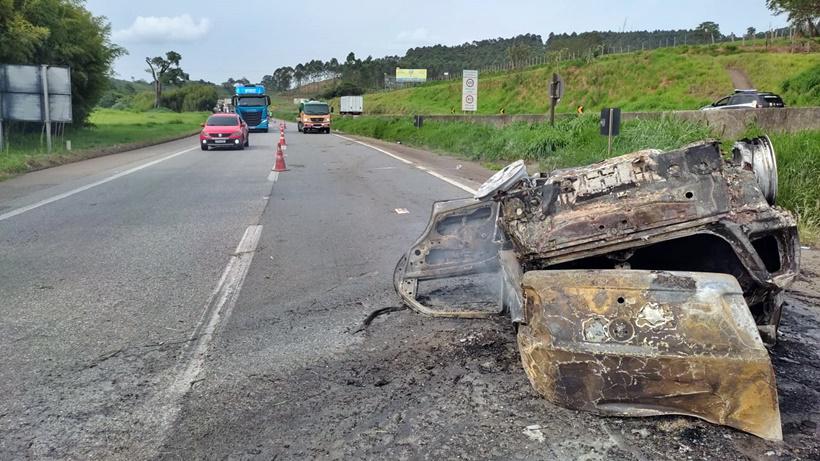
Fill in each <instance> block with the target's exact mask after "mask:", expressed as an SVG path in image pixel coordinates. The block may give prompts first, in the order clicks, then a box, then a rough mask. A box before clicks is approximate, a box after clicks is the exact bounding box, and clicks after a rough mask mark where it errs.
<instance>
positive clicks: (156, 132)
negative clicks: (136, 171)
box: [0, 109, 209, 179]
mask: <svg viewBox="0 0 820 461" xmlns="http://www.w3.org/2000/svg"><path fill="white" fill-rule="evenodd" d="M208 115H209V114H208V113H206V112H183V113H175V112H129V111H118V110H112V109H98V110H96V111H95V112H93V113H92V114H91V117H90V119H89V126H81V127H67V128H66V130H65V134H64V135H63V136H57V137H55V138H54V149H53V151H52V153H51V154H47V153H46V149H45V146H44V145H43V144H42V143H41V136H40V132H39V131H38V132H36V133H20V132H17V131H14V130H13V131H12V132H11V134H10V136H9V140H8V141H9V149H8V150H6V151H3V152H0V179H2V178H6V177H8V176H11V175H14V174H18V173H22V172H25V171H30V170H34V169H39V168H43V167H47V166H53V165H59V164H62V163H68V162H71V161H76V160H79V159H83V158H88V157H93V156H94V155H96V154H99V153H100V152H103V151H109V150H112V149H115V148H117V147H118V146H124V145H129V146H130V145H137V144H139V143H145V142H149V141H162V140H169V139H173V138H176V137H179V136H182V135H186V134H194V133H196V132H197V131H199V124H200V123H202V122H203V121H205V118H206V117H207V116H208ZM67 140H70V141H71V144H72V151H71V152H68V151H66V149H65V141H67Z"/></svg>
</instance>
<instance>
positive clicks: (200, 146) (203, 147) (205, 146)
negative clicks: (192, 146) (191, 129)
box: [199, 144, 208, 150]
mask: <svg viewBox="0 0 820 461" xmlns="http://www.w3.org/2000/svg"><path fill="white" fill-rule="evenodd" d="M199 148H200V149H202V150H208V145H207V144H200V145H199Z"/></svg>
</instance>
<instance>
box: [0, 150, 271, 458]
mask: <svg viewBox="0 0 820 461" xmlns="http://www.w3.org/2000/svg"><path fill="white" fill-rule="evenodd" d="M274 139H275V135H274V134H267V135H264V134H254V135H252V136H251V142H252V148H250V149H248V150H245V151H210V152H202V151H200V150H199V148H198V145H197V140H196V139H195V138H188V139H186V140H183V141H177V142H173V143H169V144H166V145H161V146H155V147H152V148H148V149H142V150H139V151H135V152H131V153H128V154H119V155H116V156H111V157H110V158H100V159H94V160H90V161H87V162H80V163H78V164H74V165H66V166H64V167H58V168H53V169H50V170H44V171H40V172H36V173H33V174H31V175H26V176H23V177H20V178H15V179H13V180H10V181H8V182H6V183H3V184H2V185H0V203H1V204H2V207H3V208H2V211H0V212H2V213H5V214H9V213H12V214H13V212H14V210H20V209H21V208H20V207H23V209H24V210H25V209H26V208H25V207H28V206H31V205H37V204H38V203H43V202H44V201H45V202H46V203H45V204H43V205H42V206H39V207H37V208H34V209H30V210H28V211H25V212H24V213H21V214H17V215H12V216H6V217H5V218H4V219H2V220H0V242H2V243H0V292H2V294H3V296H2V298H0V312H2V316H3V322H2V324H0V350H2V351H3V354H2V357H1V358H0V395H2V397H0V458H3V459H8V458H13V457H18V456H30V457H44V456H46V457H58V458H59V457H66V456H70V457H78V458H83V457H86V456H91V455H93V456H97V457H108V456H112V455H116V454H118V453H132V452H133V450H135V449H137V450H142V449H145V448H146V447H151V446H152V444H153V445H156V444H157V443H158V442H157V440H159V439H158V438H157V437H160V434H156V430H155V428H154V427H151V425H152V423H151V422H150V418H148V416H150V415H151V414H152V413H153V412H155V411H156V408H148V407H147V406H146V405H147V404H148V403H149V402H152V400H151V398H153V397H154V396H155V395H158V394H161V393H162V392H163V389H166V388H168V386H170V383H171V382H172V381H173V379H174V378H175V373H176V367H177V366H178V363H179V359H180V356H181V355H182V354H183V352H184V350H185V349H184V347H185V346H186V344H187V343H188V342H189V341H188V339H189V335H190V334H191V332H192V331H193V330H194V328H195V327H196V325H197V323H198V322H199V321H200V317H201V315H202V312H203V307H204V306H205V305H206V303H207V301H208V298H209V296H210V295H211V293H212V291H213V290H214V288H215V286H216V284H217V282H218V280H219V277H220V274H221V273H222V271H223V270H224V267H225V265H226V264H227V263H228V261H229V258H230V255H231V254H232V253H233V251H234V250H235V248H236V247H237V244H238V243H239V241H240V239H241V238H242V236H243V234H244V233H245V231H246V229H247V228H248V226H251V225H256V224H258V222H259V220H260V216H261V214H262V211H263V210H264V207H265V205H266V203H267V197H268V196H269V195H270V190H271V183H270V182H269V181H268V180H267V176H268V172H269V170H270V168H271V166H272V164H273V155H272V146H273V143H274ZM162 159H164V160H162ZM158 160H162V161H159V162H158ZM145 165H148V166H147V167H145V168H142V169H139V168H140V167H142V166H145ZM124 172H130V173H128V174H127V175H124V176H122V174H123V173H124ZM110 178H114V179H112V180H109V179H110ZM106 181H107V182H106ZM88 186H93V187H90V188H88ZM55 197H58V198H59V197H63V198H61V199H60V200H57V201H54V202H50V203H48V201H49V200H51V199H53V198H55Z"/></svg>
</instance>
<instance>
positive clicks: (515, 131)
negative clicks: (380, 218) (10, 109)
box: [334, 115, 820, 243]
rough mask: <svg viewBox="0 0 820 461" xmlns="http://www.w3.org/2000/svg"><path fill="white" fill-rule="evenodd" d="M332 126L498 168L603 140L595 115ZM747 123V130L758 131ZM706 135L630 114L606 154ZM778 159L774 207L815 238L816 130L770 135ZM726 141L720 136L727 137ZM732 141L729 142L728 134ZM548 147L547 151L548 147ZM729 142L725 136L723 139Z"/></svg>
mask: <svg viewBox="0 0 820 461" xmlns="http://www.w3.org/2000/svg"><path fill="white" fill-rule="evenodd" d="M334 126H335V128H336V129H338V130H342V131H344V132H346V133H351V134H356V135H361V136H367V137H372V138H376V139H382V140H385V141H389V142H401V143H402V144H406V145H410V146H416V147H420V148H424V149H428V150H431V151H435V152H439V153H445V154H455V155H458V156H461V157H463V158H466V159H469V160H474V161H479V162H482V163H483V164H484V165H485V166H487V167H488V168H491V169H500V168H501V167H503V166H504V165H505V164H506V163H508V162H511V161H514V160H517V159H519V158H521V159H524V160H526V161H527V162H528V163H536V164H538V166H539V168H540V169H541V170H542V171H550V170H552V169H555V168H564V167H572V166H578V165H585V164H589V163H594V162H598V161H601V160H604V159H605V158H606V157H607V141H606V138H605V137H603V136H601V135H600V134H599V131H598V130H599V128H598V117H597V116H594V115H586V116H582V117H568V118H563V119H558V120H557V121H556V124H555V127H554V128H553V127H550V126H549V125H548V124H543V123H536V124H530V123H523V122H522V123H514V124H511V125H508V126H505V127H495V126H491V125H486V124H478V123H469V122H440V121H425V123H424V126H423V127H422V128H421V129H417V128H415V127H414V126H413V121H412V119H411V118H410V117H358V118H348V117H339V118H336V119H334ZM758 134H762V133H759V132H758V131H757V130H754V129H750V130H749V132H748V133H747V135H749V136H752V135H758ZM710 137H714V135H713V133H712V132H711V131H710V130H709V128H708V127H706V126H705V125H702V124H696V123H690V122H685V121H680V120H675V119H670V118H665V119H659V120H632V121H628V122H625V123H624V124H623V125H622V127H621V135H620V136H618V137H616V138H615V139H614V141H613V144H612V155H613V156H617V155H622V154H626V153H629V152H634V151H636V150H640V149H647V148H655V149H664V150H668V149H674V148H678V147H680V146H682V145H685V144H687V143H690V142H693V141H698V140H702V139H705V138H710ZM771 139H772V142H773V143H774V146H775V150H776V152H777V157H778V174H779V180H780V192H779V198H778V202H779V204H780V205H782V206H784V207H786V208H788V209H790V210H793V211H795V212H797V213H798V214H799V215H800V218H801V235H802V237H803V239H804V240H805V241H810V242H814V243H818V242H820V187H817V184H816V183H817V178H820V148H818V146H820V131H805V132H800V133H777V134H773V135H771ZM727 141H728V140H727ZM731 141H734V140H731ZM553 146H554V147H555V150H554V151H553V150H552V147H553ZM725 146H729V147H731V142H728V143H725Z"/></svg>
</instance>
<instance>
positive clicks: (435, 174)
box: [416, 165, 478, 195]
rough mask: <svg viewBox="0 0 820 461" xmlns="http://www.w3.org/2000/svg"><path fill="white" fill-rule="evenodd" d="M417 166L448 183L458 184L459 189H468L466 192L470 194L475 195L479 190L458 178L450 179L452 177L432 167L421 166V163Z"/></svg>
mask: <svg viewBox="0 0 820 461" xmlns="http://www.w3.org/2000/svg"><path fill="white" fill-rule="evenodd" d="M416 168H418V169H419V170H421V171H424V172H425V173H427V174H430V175H433V176H435V177H436V178H438V179H441V180H442V181H444V182H446V183H448V184H452V185H453V186H456V187H458V188H459V189H461V190H463V191H466V192H468V193H470V194H472V195H475V194H476V193H477V192H478V191H477V190H475V189H473V188H472V187H470V186H467V185H465V184H462V183H460V182H458V181H456V180H454V179H450V178H448V177H447V176H444V175H443V174H439V173H436V172H435V171H433V170H430V169H428V168H426V167H423V166H421V165H416Z"/></svg>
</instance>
